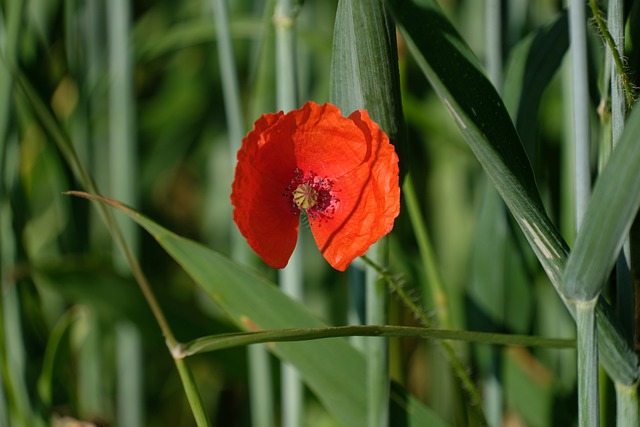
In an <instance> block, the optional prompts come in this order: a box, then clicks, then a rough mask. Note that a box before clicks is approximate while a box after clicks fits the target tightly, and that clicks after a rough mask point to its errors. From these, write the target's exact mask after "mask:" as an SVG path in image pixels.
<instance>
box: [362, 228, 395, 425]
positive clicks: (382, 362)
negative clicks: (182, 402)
mask: <svg viewBox="0 0 640 427" xmlns="http://www.w3.org/2000/svg"><path fill="white" fill-rule="evenodd" d="M387 249H388V242H387V239H386V238H384V239H381V240H380V241H378V243H376V244H375V245H373V246H372V247H371V248H370V249H369V251H368V253H370V254H371V257H372V258H373V261H374V262H376V263H377V264H381V263H380V260H381V258H383V257H384V255H385V252H386V250H387ZM387 257H388V256H387ZM365 301H366V310H365V315H366V323H367V324H369V325H383V324H386V323H388V313H387V289H386V285H385V283H384V281H383V280H380V279H379V278H378V274H377V272H376V271H375V270H374V269H372V268H368V269H366V270H365ZM365 351H366V353H365V357H366V361H367V393H368V395H367V425H368V426H372V427H373V426H379V427H384V426H386V425H387V424H388V422H389V404H388V402H389V384H390V383H389V366H388V365H389V354H388V340H387V339H377V340H376V339H367V340H366V341H365Z"/></svg>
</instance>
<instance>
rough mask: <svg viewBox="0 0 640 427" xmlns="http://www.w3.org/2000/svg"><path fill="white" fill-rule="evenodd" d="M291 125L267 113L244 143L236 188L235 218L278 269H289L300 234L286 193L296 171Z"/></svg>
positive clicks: (254, 246)
mask: <svg viewBox="0 0 640 427" xmlns="http://www.w3.org/2000/svg"><path fill="white" fill-rule="evenodd" d="M292 132H293V129H292V126H291V121H290V120H286V117H285V116H284V115H283V114H282V113H278V114H265V115H263V116H262V117H261V118H260V119H258V121H256V123H255V125H254V129H253V130H252V131H251V132H249V134H248V135H247V136H246V137H245V138H244V140H243V141H242V147H241V148H240V151H238V164H237V166H236V173H235V179H234V182H233V185H232V192H231V203H232V204H233V206H234V207H235V209H234V211H233V220H234V221H235V222H236V224H237V226H238V229H239V230H240V233H242V235H243V236H244V237H245V238H246V239H247V242H248V243H249V246H251V248H252V249H253V250H254V251H255V252H256V253H257V254H258V255H259V256H260V257H261V258H262V259H263V260H264V262H266V263H267V264H268V265H270V266H272V267H275V268H283V267H284V266H286V265H287V262H288V261H289V258H290V257H291V254H292V253H293V249H294V248H295V246H296V241H297V236H298V223H299V216H298V215H294V214H293V213H292V209H291V204H290V202H289V201H288V199H287V198H286V197H284V196H283V195H282V193H283V192H284V189H285V188H286V187H287V185H288V184H289V182H290V180H291V176H292V171H293V170H295V167H296V165H295V158H294V156H293V150H292V144H291V136H290V135H291V133H292Z"/></svg>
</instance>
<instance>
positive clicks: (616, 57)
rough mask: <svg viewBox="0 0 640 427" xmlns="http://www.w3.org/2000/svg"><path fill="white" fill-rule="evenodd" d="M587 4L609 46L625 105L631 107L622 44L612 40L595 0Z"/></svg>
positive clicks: (631, 93) (629, 86)
mask: <svg viewBox="0 0 640 427" xmlns="http://www.w3.org/2000/svg"><path fill="white" fill-rule="evenodd" d="M589 5H590V6H591V12H592V13H593V17H594V18H595V20H596V24H597V25H598V29H599V30H600V32H601V33H602V37H603V38H604V40H605V42H606V43H607V46H608V47H609V50H610V52H611V55H612V57H613V61H614V64H615V68H616V71H617V75H618V78H619V79H620V81H621V82H622V85H623V86H624V94H625V96H626V99H627V106H628V107H631V106H632V105H633V102H634V100H633V89H632V87H631V83H630V82H629V76H628V75H627V72H626V70H625V68H624V64H623V63H622V52H623V48H622V46H623V45H622V44H621V43H620V41H618V42H617V43H616V40H614V37H613V36H612V35H611V33H610V32H609V29H608V28H607V25H606V24H605V23H604V19H602V13H601V12H600V8H599V7H598V3H597V1H596V0H589ZM617 46H620V48H618V47H617Z"/></svg>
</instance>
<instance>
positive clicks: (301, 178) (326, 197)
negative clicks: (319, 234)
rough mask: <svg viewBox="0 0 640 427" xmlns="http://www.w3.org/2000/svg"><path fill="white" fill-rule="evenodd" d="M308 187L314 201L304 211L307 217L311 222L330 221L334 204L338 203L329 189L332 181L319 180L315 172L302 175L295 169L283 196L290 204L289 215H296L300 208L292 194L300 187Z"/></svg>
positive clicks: (302, 173)
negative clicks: (317, 220) (311, 191)
mask: <svg viewBox="0 0 640 427" xmlns="http://www.w3.org/2000/svg"><path fill="white" fill-rule="evenodd" d="M301 185H303V186H309V187H310V188H311V189H312V190H313V191H315V200H314V202H315V203H313V204H312V206H310V207H308V208H307V209H306V213H307V216H308V217H309V219H311V220H316V219H330V218H332V215H333V213H334V212H335V207H336V203H337V202H338V201H339V200H338V199H337V198H336V197H335V196H334V195H333V194H331V189H332V187H333V181H332V180H330V179H328V178H326V177H325V178H321V177H319V176H318V175H317V174H316V173H315V172H313V171H310V172H309V173H308V174H306V175H305V174H304V172H302V171H301V170H300V169H298V168H296V169H295V171H294V176H293V178H292V179H291V182H290V183H289V185H288V186H287V187H286V188H285V189H284V193H283V194H282V195H283V196H285V197H287V198H288V199H289V201H290V204H291V213H293V214H294V215H298V214H299V213H300V210H301V207H300V205H299V204H298V203H296V202H295V201H294V193H295V192H296V190H297V189H298V188H299V187H300V186H301Z"/></svg>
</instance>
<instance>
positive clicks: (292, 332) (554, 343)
mask: <svg viewBox="0 0 640 427" xmlns="http://www.w3.org/2000/svg"><path fill="white" fill-rule="evenodd" d="M340 337H413V338H422V339H434V340H454V341H464V342H474V343H480V344H492V345H509V346H521V347H538V348H557V349H563V348H575V344H576V342H575V340H572V339H559V338H541V337H535V336H530V335H517V334H499V333H493V332H491V333H488V332H474V331H467V330H449V329H433V328H423V327H415V326H394V325H351V326H327V327H322V328H291V329H277V330H265V331H258V332H236V333H229V334H219V335H212V336H208V337H202V338H198V339H195V340H193V341H190V342H188V343H186V344H184V345H182V346H181V347H180V348H179V351H178V352H176V353H175V354H174V357H175V358H176V359H182V358H185V357H188V356H193V355H195V354H200V353H205V352H210V351H218V350H224V349H228V348H232V347H239V346H244V345H251V344H257V343H269V342H289V341H311V340H319V339H328V338H340Z"/></svg>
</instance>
